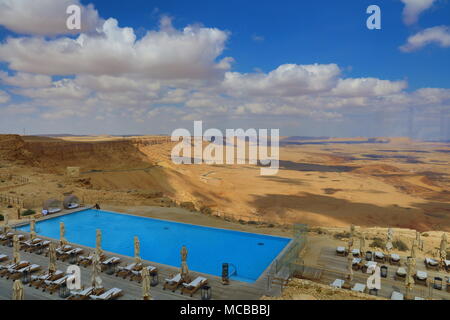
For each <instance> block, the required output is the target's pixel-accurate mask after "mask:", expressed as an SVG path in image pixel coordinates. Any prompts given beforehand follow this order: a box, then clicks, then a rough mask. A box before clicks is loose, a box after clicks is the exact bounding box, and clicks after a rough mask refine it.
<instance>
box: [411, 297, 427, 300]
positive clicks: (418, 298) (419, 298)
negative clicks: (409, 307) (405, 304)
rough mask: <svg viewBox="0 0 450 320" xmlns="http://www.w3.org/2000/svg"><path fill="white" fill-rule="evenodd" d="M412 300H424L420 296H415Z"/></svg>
mask: <svg viewBox="0 0 450 320" xmlns="http://www.w3.org/2000/svg"><path fill="white" fill-rule="evenodd" d="M414 300H425V299H424V298H422V297H415V298H414Z"/></svg>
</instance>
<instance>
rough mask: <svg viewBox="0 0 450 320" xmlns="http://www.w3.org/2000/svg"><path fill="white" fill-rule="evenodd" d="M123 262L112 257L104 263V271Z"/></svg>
mask: <svg viewBox="0 0 450 320" xmlns="http://www.w3.org/2000/svg"><path fill="white" fill-rule="evenodd" d="M121 261H122V260H121V259H120V258H118V257H111V258H108V259H106V260H105V261H103V262H102V271H105V270H107V269H108V268H109V267H111V266H115V265H118V264H119V263H120V262H121Z"/></svg>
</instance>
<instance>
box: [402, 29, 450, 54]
mask: <svg viewBox="0 0 450 320" xmlns="http://www.w3.org/2000/svg"><path fill="white" fill-rule="evenodd" d="M432 43H435V44H437V45H438V46H440V47H442V48H448V47H450V27H449V26H437V27H432V28H428V29H425V30H422V31H420V32H418V33H416V34H415V35H412V36H411V37H409V38H408V41H407V43H406V44H404V45H403V46H401V47H400V50H401V51H403V52H411V51H415V50H419V49H420V48H423V47H424V46H426V45H429V44H432Z"/></svg>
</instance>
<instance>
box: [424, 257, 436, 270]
mask: <svg viewBox="0 0 450 320" xmlns="http://www.w3.org/2000/svg"><path fill="white" fill-rule="evenodd" d="M424 262H425V267H426V268H427V269H432V270H439V262H438V261H436V260H434V259H431V258H425V261H424Z"/></svg>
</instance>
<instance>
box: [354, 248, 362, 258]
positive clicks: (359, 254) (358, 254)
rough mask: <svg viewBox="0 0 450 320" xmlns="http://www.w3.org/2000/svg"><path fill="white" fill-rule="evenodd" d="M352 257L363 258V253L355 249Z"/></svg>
mask: <svg viewBox="0 0 450 320" xmlns="http://www.w3.org/2000/svg"><path fill="white" fill-rule="evenodd" d="M352 255H353V256H354V257H359V256H361V251H360V250H359V249H353V250H352Z"/></svg>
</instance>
